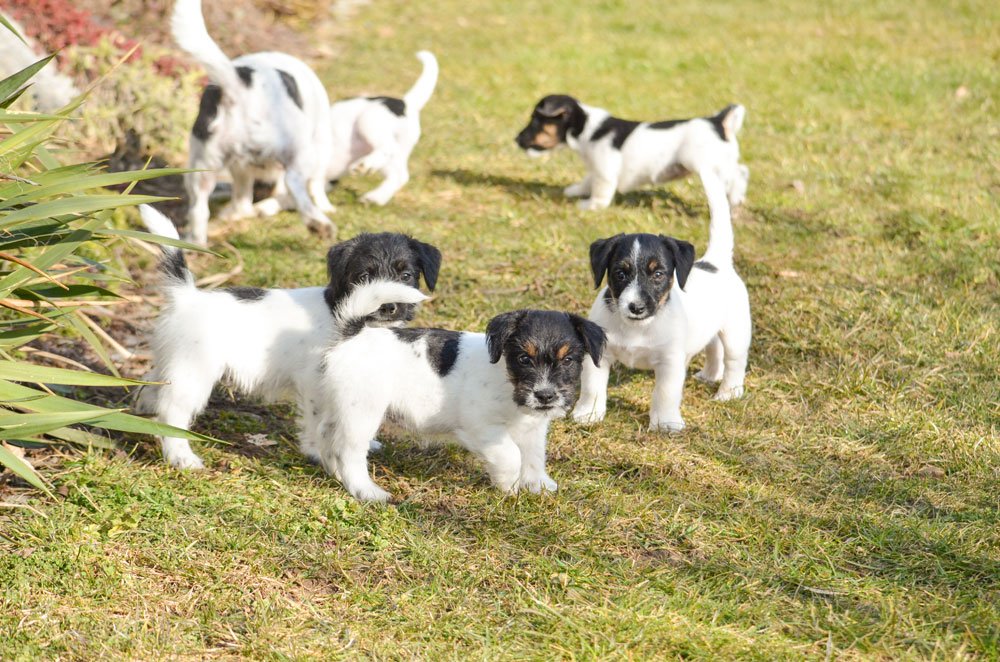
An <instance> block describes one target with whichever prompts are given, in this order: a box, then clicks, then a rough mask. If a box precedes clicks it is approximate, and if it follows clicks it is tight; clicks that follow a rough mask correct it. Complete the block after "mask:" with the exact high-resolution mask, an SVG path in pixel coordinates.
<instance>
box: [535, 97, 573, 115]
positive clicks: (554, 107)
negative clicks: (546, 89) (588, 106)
mask: <svg viewBox="0 0 1000 662" xmlns="http://www.w3.org/2000/svg"><path fill="white" fill-rule="evenodd" d="M570 110H572V109H571V108H570V105H569V97H567V96H565V95H553V96H551V97H546V98H545V99H543V100H542V103H540V104H538V107H537V108H535V112H536V113H538V114H539V115H541V116H542V117H549V118H552V119H555V118H557V117H562V116H563V115H565V114H566V113H568V112H569V111H570Z"/></svg>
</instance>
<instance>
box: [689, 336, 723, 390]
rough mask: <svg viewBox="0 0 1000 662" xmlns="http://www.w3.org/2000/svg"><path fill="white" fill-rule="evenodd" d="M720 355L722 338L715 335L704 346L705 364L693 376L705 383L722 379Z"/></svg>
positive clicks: (713, 382) (712, 382) (715, 382)
mask: <svg viewBox="0 0 1000 662" xmlns="http://www.w3.org/2000/svg"><path fill="white" fill-rule="evenodd" d="M722 356H723V347H722V339H721V338H720V337H719V336H715V337H714V338H712V340H711V341H710V342H709V343H708V345H707V346H706V347H705V366H704V367H703V368H702V369H701V370H699V371H698V372H696V373H695V375H694V378H695V379H697V380H698V381H699V382H704V383H706V384H718V383H719V382H720V381H721V380H722V367H723V366H722Z"/></svg>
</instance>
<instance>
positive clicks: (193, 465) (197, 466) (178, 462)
mask: <svg viewBox="0 0 1000 662" xmlns="http://www.w3.org/2000/svg"><path fill="white" fill-rule="evenodd" d="M163 459H165V460H166V461H167V464H169V465H170V466H172V467H173V468H175V469H181V470H182V471H200V470H201V469H204V468H205V463H204V462H202V461H201V458H200V457H198V456H197V455H195V454H194V453H192V452H191V451H188V452H187V453H168V454H167V455H164V456H163Z"/></svg>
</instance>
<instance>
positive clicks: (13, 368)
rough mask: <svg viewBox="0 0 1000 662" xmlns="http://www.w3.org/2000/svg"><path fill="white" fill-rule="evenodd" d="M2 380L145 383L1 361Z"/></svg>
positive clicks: (0, 377)
mask: <svg viewBox="0 0 1000 662" xmlns="http://www.w3.org/2000/svg"><path fill="white" fill-rule="evenodd" d="M0 379H9V380H11V381H17V382H31V383H36V384H66V385H70V386H135V385H138V384H144V383H145V382H142V381H139V380H136V379H126V378H124V377H112V376H111V375H102V374H100V373H97V372H83V371H81V370H67V369H66V368H53V367H50V366H42V365H35V364H33V363H24V362H22V361H17V362H15V361H0Z"/></svg>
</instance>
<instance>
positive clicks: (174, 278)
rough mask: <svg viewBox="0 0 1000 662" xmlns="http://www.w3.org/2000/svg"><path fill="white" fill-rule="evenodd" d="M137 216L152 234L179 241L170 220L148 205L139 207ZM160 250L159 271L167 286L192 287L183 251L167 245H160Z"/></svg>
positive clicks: (192, 282)
mask: <svg viewBox="0 0 1000 662" xmlns="http://www.w3.org/2000/svg"><path fill="white" fill-rule="evenodd" d="M139 214H140V215H141V216H142V223H143V225H145V226H146V229H147V230H149V231H150V232H151V233H152V234H155V235H159V236H161V237H166V238H167V239H180V237H178V236H177V228H175V227H174V224H173V223H171V222H170V219H169V218H167V217H166V216H164V215H163V214H161V213H160V212H158V211H156V210H155V209H153V208H152V207H150V206H149V205H139ZM160 248H161V249H162V250H163V257H162V258H161V259H160V271H162V272H163V275H164V276H165V278H166V281H167V284H168V285H174V286H176V285H184V286H189V287H194V276H193V275H192V274H191V271H190V270H189V269H188V266H187V260H185V259H184V251H182V250H181V249H179V248H177V247H176V246H168V245H167V244H160Z"/></svg>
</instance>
